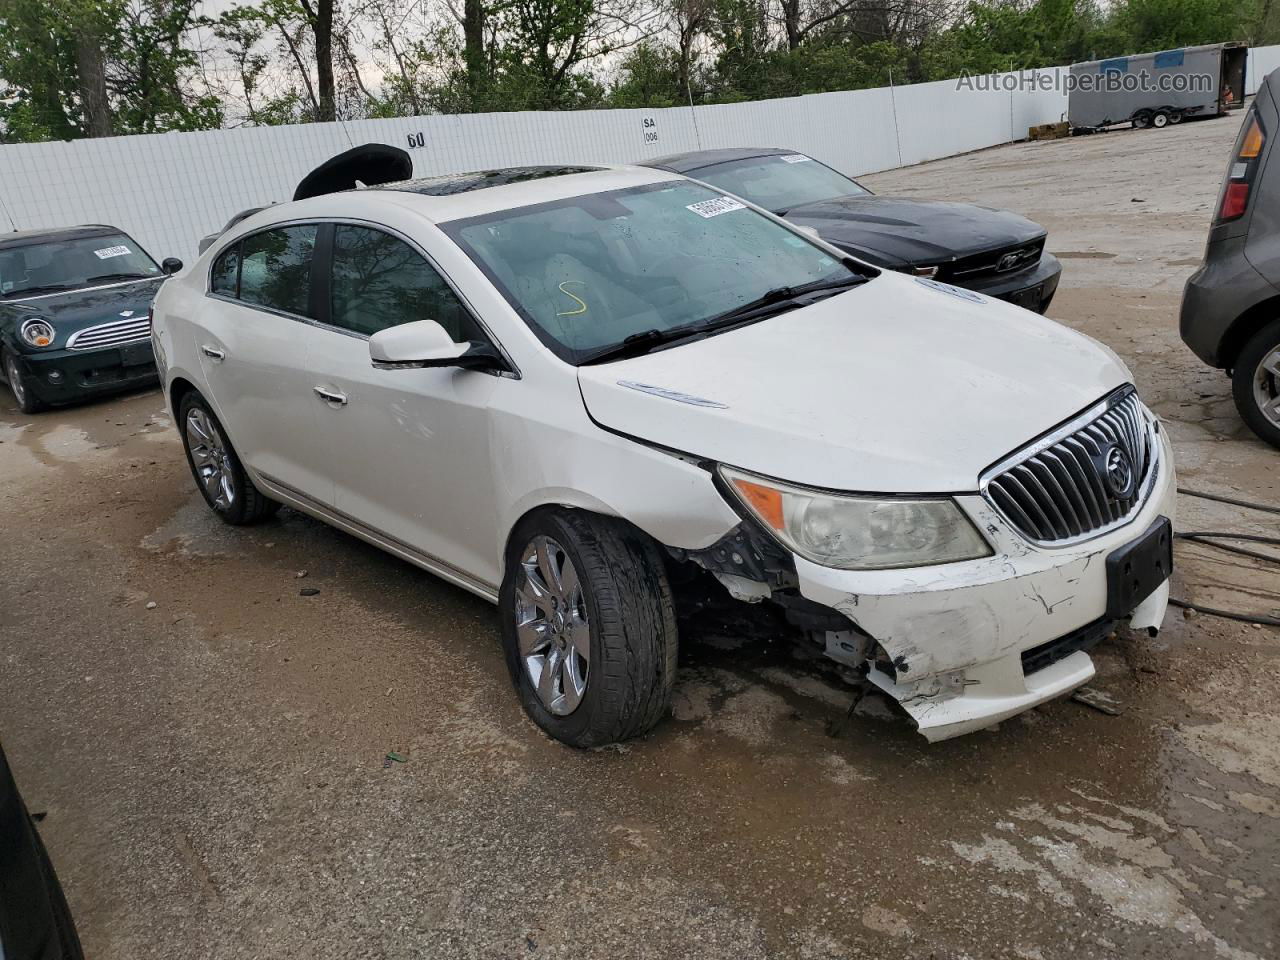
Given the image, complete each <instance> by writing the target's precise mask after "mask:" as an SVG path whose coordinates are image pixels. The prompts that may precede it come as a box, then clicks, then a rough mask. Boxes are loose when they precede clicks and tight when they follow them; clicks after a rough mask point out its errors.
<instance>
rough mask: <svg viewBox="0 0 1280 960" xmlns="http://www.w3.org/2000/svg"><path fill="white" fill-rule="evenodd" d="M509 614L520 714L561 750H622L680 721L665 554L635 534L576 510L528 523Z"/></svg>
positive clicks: (507, 602)
mask: <svg viewBox="0 0 1280 960" xmlns="http://www.w3.org/2000/svg"><path fill="white" fill-rule="evenodd" d="M499 610H500V615H501V617H502V641H503V647H504V649H505V653H506V658H507V667H508V669H509V670H510V672H511V679H512V682H513V683H514V684H515V687H516V692H517V695H518V696H519V698H520V702H521V705H522V706H523V707H524V709H525V712H526V713H528V715H529V717H530V719H532V720H533V722H534V723H536V724H537V725H538V726H539V727H541V728H542V729H543V731H545V732H546V733H547V734H548V735H550V736H551V737H553V738H555V739H556V740H559V741H560V742H561V743H566V744H569V745H570V746H574V747H597V746H601V745H603V744H607V743H617V742H619V741H622V740H627V739H630V738H631V737H636V736H639V735H641V734H643V733H645V732H647V731H648V730H650V729H652V728H653V727H654V726H655V725H656V724H657V723H658V722H659V721H660V720H662V718H663V717H665V716H666V715H667V714H669V713H670V712H671V691H672V688H673V686H674V684H675V674H676V654H677V650H678V641H677V630H676V618H675V608H674V604H673V603H672V599H671V587H670V584H669V583H668V582H667V575H666V570H665V568H664V566H663V563H662V557H661V555H660V554H659V553H658V548H657V547H656V545H655V544H654V543H653V541H652V540H650V539H649V538H647V537H645V536H644V535H643V534H642V533H640V532H639V531H637V530H635V529H634V528H633V527H631V526H629V525H627V524H625V523H623V522H622V521H620V520H616V519H612V518H609V517H601V516H596V515H594V514H589V513H585V512H582V511H577V510H544V511H539V512H538V513H535V514H534V515H532V516H531V517H529V518H527V519H526V520H524V521H522V522H521V523H520V524H519V526H518V527H517V528H516V530H515V533H514V534H513V535H512V537H511V544H510V547H509V548H508V552H507V557H506V575H505V576H504V578H503V582H502V589H501V592H500V595H499Z"/></svg>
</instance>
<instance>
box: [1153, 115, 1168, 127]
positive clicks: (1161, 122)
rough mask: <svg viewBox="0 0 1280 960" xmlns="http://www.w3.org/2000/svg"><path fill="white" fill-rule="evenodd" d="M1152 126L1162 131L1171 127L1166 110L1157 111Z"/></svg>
mask: <svg viewBox="0 0 1280 960" xmlns="http://www.w3.org/2000/svg"><path fill="white" fill-rule="evenodd" d="M1151 125H1152V126H1153V127H1155V128H1156V129H1157V130H1162V129H1164V128H1165V127H1167V126H1168V125H1169V113H1168V111H1165V110H1157V111H1156V112H1155V115H1154V116H1153V117H1152V118H1151Z"/></svg>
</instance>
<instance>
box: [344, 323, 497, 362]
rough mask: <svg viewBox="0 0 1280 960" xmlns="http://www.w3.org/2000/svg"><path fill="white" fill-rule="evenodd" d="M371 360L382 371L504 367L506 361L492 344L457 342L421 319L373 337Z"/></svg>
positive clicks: (436, 326) (436, 324)
mask: <svg viewBox="0 0 1280 960" xmlns="http://www.w3.org/2000/svg"><path fill="white" fill-rule="evenodd" d="M369 359H370V360H371V361H373V365H374V366H375V367H377V368H378V369H379V370H417V369H422V368H423V367H463V368H466V369H480V368H484V367H491V368H492V367H502V365H503V363H502V358H501V357H500V356H499V355H498V353H497V351H495V350H494V349H493V348H492V347H490V346H489V345H488V344H484V343H454V341H453V338H452V337H450V336H449V333H448V331H447V330H445V328H444V327H442V326H440V324H438V323H436V321H434V320H417V321H414V322H413V323H402V324H400V325H399V326H396V327H388V328H387V329H385V330H379V331H378V332H377V333H375V334H374V335H373V336H371V337H370V338H369Z"/></svg>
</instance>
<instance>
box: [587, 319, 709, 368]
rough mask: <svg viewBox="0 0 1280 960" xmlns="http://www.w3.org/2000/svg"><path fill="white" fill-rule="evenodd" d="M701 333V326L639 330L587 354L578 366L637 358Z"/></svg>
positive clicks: (689, 325)
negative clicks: (618, 341)
mask: <svg viewBox="0 0 1280 960" xmlns="http://www.w3.org/2000/svg"><path fill="white" fill-rule="evenodd" d="M701 332H702V325H701V324H686V325H685V326H682V327H669V328H668V329H666V330H659V329H658V328H657V327H654V328H653V329H650V330H641V331H640V332H639V333H633V334H631V336H629V337H624V338H623V339H622V341H621V342H620V343H615V344H613V345H612V346H608V347H604V348H603V349H601V350H597V351H596V352H595V353H589V354H587V355H586V356H585V357H584V358H582V359H581V360H579V361H578V366H580V367H585V366H587V365H588V364H592V363H607V362H608V361H610V360H624V359H626V358H627V357H639V356H642V355H643V354H646V353H649V352H650V351H651V350H653V349H654V348H655V347H659V346H665V345H667V344H670V343H674V342H675V341H677V340H687V339H689V338H690V337H694V336H697V335H699V334H700V333H701Z"/></svg>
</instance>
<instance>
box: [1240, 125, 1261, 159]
mask: <svg viewBox="0 0 1280 960" xmlns="http://www.w3.org/2000/svg"><path fill="white" fill-rule="evenodd" d="M1264 140H1265V138H1264V137H1263V136H1262V127H1261V125H1260V124H1259V123H1258V118H1257V117H1254V118H1253V120H1252V122H1250V124H1249V132H1248V133H1246V134H1245V135H1244V143H1242V144H1241V145H1240V159H1241V160H1252V159H1253V158H1254V157H1256V156H1257V155H1258V154H1260V153H1261V152H1262V144H1263V141H1264Z"/></svg>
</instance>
